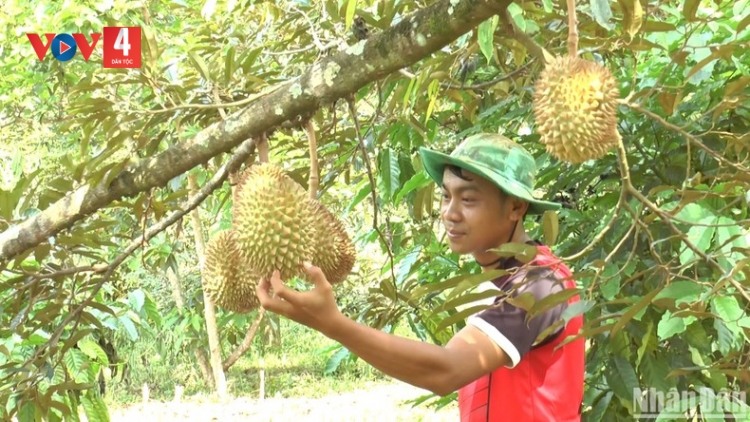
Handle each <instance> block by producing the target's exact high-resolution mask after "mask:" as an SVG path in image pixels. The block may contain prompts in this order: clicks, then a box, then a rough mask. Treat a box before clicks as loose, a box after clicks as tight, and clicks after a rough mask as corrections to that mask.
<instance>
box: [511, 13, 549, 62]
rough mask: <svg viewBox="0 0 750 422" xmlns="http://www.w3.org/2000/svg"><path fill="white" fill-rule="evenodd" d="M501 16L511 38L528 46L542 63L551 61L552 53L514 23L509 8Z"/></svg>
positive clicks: (527, 49) (529, 50) (527, 48)
mask: <svg viewBox="0 0 750 422" xmlns="http://www.w3.org/2000/svg"><path fill="white" fill-rule="evenodd" d="M499 16H500V22H501V23H502V24H503V25H504V26H505V32H507V33H508V35H510V37H511V38H513V39H514V40H516V41H518V43H519V44H521V45H522V46H524V47H526V51H528V52H529V53H531V54H532V55H533V56H534V57H536V58H538V59H539V60H541V61H542V63H547V62H548V61H549V58H551V57H552V55H551V54H550V53H549V52H548V51H547V50H545V49H544V47H542V46H541V45H539V44H537V42H536V41H534V39H533V38H531V37H530V36H529V35H528V34H527V33H525V32H523V31H521V30H520V29H519V28H518V27H517V26H516V25H515V23H513V18H511V17H510V12H508V9H505V10H504V11H503V12H502V13H500V14H499Z"/></svg>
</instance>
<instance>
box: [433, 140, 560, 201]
mask: <svg viewBox="0 0 750 422" xmlns="http://www.w3.org/2000/svg"><path fill="white" fill-rule="evenodd" d="M419 152H420V154H421V156H422V162H423V163H424V167H425V170H426V171H427V174H429V175H430V177H432V179H433V180H434V181H435V182H436V183H437V184H438V185H439V186H442V184H443V170H444V169H445V166H446V165H455V166H458V167H461V168H463V169H466V170H468V171H470V172H472V173H475V174H477V175H479V176H481V177H484V178H486V179H488V180H489V181H490V182H493V183H494V184H495V185H496V186H497V187H498V188H500V189H501V190H502V191H504V192H505V193H507V194H508V195H512V196H515V197H517V198H521V199H523V200H524V201H527V202H528V203H529V209H528V211H527V214H542V213H544V211H547V210H558V209H560V207H561V205H560V204H558V203H555V202H548V201H542V200H540V199H536V198H534V197H533V194H532V192H533V191H534V179H535V178H536V171H537V169H536V163H535V162H534V157H532V156H531V154H529V153H528V151H526V150H525V149H524V148H523V147H522V146H520V145H518V144H517V143H515V142H513V141H511V140H510V139H508V138H506V137H505V136H502V135H498V134H492V133H480V134H477V135H471V136H469V137H467V138H466V139H465V140H464V141H463V142H461V144H460V145H458V147H456V149H455V150H454V151H453V153H451V154H450V155H447V154H443V153H441V152H437V151H434V150H430V149H427V148H424V147H422V148H420V149H419Z"/></svg>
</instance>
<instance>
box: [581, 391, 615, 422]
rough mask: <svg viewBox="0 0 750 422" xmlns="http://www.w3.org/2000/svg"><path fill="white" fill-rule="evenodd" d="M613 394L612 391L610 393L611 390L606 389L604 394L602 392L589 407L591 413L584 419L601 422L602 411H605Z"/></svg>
mask: <svg viewBox="0 0 750 422" xmlns="http://www.w3.org/2000/svg"><path fill="white" fill-rule="evenodd" d="M613 396H614V393H612V392H611V391H608V392H607V393H606V394H604V396H602V397H601V398H600V399H599V400H598V401H597V402H596V404H595V405H594V407H593V408H592V409H591V413H590V414H589V415H588V417H587V418H586V420H587V421H590V422H601V421H603V420H605V419H604V413H605V412H606V411H607V408H608V407H609V403H610V402H612V397H613Z"/></svg>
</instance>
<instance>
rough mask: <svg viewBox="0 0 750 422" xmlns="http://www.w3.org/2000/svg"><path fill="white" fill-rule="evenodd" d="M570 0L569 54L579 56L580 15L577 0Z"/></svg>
mask: <svg viewBox="0 0 750 422" xmlns="http://www.w3.org/2000/svg"><path fill="white" fill-rule="evenodd" d="M567 1H568V55H569V56H570V57H578V17H577V16H576V0H567Z"/></svg>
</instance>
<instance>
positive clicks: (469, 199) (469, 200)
mask: <svg viewBox="0 0 750 422" xmlns="http://www.w3.org/2000/svg"><path fill="white" fill-rule="evenodd" d="M474 201H475V199H474V198H464V202H468V203H472V202H474Z"/></svg>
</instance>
